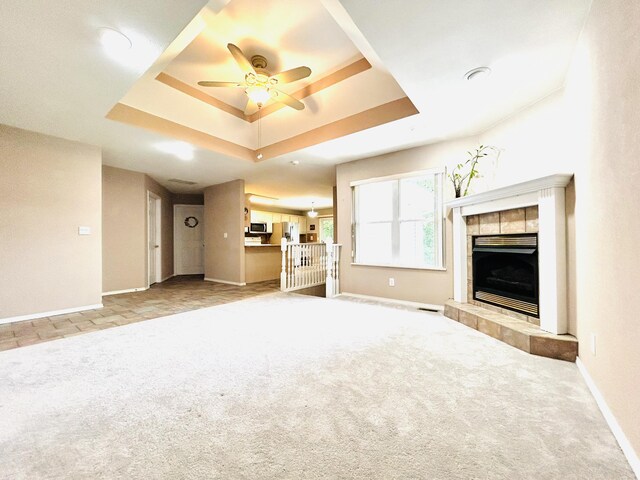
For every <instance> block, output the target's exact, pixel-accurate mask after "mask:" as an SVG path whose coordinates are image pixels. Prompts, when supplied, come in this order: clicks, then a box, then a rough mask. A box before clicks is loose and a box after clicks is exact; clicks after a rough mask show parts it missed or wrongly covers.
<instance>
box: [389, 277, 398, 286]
mask: <svg viewBox="0 0 640 480" xmlns="http://www.w3.org/2000/svg"><path fill="white" fill-rule="evenodd" d="M389 286H390V287H395V286H396V279H395V278H393V277H389Z"/></svg>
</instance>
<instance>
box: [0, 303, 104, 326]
mask: <svg viewBox="0 0 640 480" xmlns="http://www.w3.org/2000/svg"><path fill="white" fill-rule="evenodd" d="M97 308H103V305H102V304H101V303H96V304H94V305H84V306H82V307H73V308H63V309H62V310H51V311H50V312H41V313H30V314H29V315H18V316H16V317H7V318H0V325H2V324H3V323H14V322H22V321H24V320H33V319H35V318H44V317H53V316H55V315H64V314H65V313H76V312H83V311H85V310H95V309H97Z"/></svg>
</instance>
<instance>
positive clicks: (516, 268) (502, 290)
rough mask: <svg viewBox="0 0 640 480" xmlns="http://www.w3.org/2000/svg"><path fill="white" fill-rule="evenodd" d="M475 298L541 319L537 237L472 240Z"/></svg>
mask: <svg viewBox="0 0 640 480" xmlns="http://www.w3.org/2000/svg"><path fill="white" fill-rule="evenodd" d="M472 247H473V248H472V262H473V298H474V299H475V300H477V301H480V302H485V303H489V304H492V305H496V306H499V307H502V308H506V309H508V310H512V311H515V312H519V313H523V314H525V315H529V316H532V317H536V318H539V308H538V307H539V292H538V235H537V234H535V233H527V234H517V235H482V236H474V237H473V245H472Z"/></svg>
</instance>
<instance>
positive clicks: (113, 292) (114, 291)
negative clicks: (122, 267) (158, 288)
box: [102, 287, 149, 297]
mask: <svg viewBox="0 0 640 480" xmlns="http://www.w3.org/2000/svg"><path fill="white" fill-rule="evenodd" d="M148 289H149V287H138V288H127V289H125V290H112V291H111V292H104V293H103V294H102V296H103V297H106V296H108V295H120V294H121V293H132V292H142V291H144V290H148Z"/></svg>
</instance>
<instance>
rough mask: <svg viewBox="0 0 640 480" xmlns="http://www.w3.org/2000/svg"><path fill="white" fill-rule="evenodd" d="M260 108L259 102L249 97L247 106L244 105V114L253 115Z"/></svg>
mask: <svg viewBox="0 0 640 480" xmlns="http://www.w3.org/2000/svg"><path fill="white" fill-rule="evenodd" d="M258 110H260V107H259V106H258V104H257V103H256V102H254V101H253V100H251V99H250V98H248V99H247V106H246V107H244V114H245V115H246V116H247V117H249V116H251V115H253V114H254V113H256V112H257V111H258Z"/></svg>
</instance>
